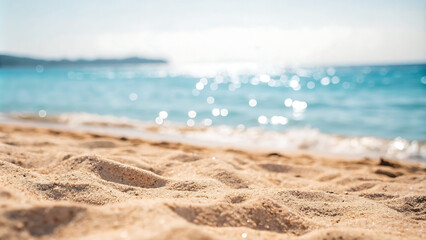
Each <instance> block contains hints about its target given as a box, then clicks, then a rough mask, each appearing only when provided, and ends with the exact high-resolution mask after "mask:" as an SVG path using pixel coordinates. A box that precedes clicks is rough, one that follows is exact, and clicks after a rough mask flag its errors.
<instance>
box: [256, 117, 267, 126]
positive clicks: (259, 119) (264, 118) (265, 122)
mask: <svg viewBox="0 0 426 240" xmlns="http://www.w3.org/2000/svg"><path fill="white" fill-rule="evenodd" d="M257 121H258V122H259V123H260V124H267V123H268V118H267V117H266V116H263V115H262V116H259V117H258V118H257Z"/></svg>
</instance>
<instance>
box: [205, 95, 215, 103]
mask: <svg viewBox="0 0 426 240" xmlns="http://www.w3.org/2000/svg"><path fill="white" fill-rule="evenodd" d="M207 103H208V104H213V103H214V97H211V96H210V97H208V98H207Z"/></svg>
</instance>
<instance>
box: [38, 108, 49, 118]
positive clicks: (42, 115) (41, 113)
mask: <svg viewBox="0 0 426 240" xmlns="http://www.w3.org/2000/svg"><path fill="white" fill-rule="evenodd" d="M38 116H39V117H41V118H44V117H46V116H47V112H46V110H43V109H42V110H40V111H39V112H38Z"/></svg>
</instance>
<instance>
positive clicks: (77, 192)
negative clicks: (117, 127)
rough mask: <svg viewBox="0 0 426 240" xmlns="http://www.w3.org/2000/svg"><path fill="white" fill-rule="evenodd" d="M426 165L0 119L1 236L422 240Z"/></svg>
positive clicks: (425, 232)
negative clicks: (10, 122)
mask: <svg viewBox="0 0 426 240" xmlns="http://www.w3.org/2000/svg"><path fill="white" fill-rule="evenodd" d="M425 180H426V166H425V164H420V163H408V162H402V161H399V162H398V161H394V160H389V159H368V158H364V159H347V158H341V157H337V156H319V155H312V154H307V153H303V154H302V153H301V154H289V153H285V152H260V151H251V150H242V149H222V148H208V147H200V146H191V145H188V144H182V143H171V142H153V141H146V140H140V139H128V138H119V137H111V136H102V135H97V134H90V133H78V132H70V131H59V130H49V129H40V128H33V127H23V126H13V125H0V239H35V238H42V239H426V190H425V188H426V181H425Z"/></svg>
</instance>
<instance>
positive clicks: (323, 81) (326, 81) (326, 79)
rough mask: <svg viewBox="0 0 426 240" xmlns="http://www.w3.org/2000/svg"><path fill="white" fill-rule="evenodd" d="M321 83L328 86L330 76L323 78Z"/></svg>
mask: <svg viewBox="0 0 426 240" xmlns="http://www.w3.org/2000/svg"><path fill="white" fill-rule="evenodd" d="M321 84H322V85H324V86H327V85H328V84H330V78H329V77H324V78H322V79H321Z"/></svg>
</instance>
